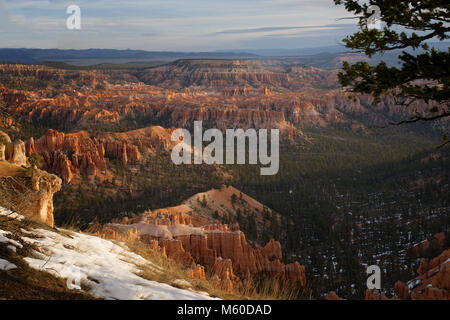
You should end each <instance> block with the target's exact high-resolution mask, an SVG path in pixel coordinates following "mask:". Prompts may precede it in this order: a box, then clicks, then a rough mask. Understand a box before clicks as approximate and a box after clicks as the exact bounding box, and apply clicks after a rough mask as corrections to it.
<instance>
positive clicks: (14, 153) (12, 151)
mask: <svg viewBox="0 0 450 320" xmlns="http://www.w3.org/2000/svg"><path fill="white" fill-rule="evenodd" d="M5 157H6V160H8V161H9V162H11V163H13V164H16V165H18V166H26V165H27V156H26V153H25V143H24V142H23V141H22V140H17V141H14V142H11V143H8V144H7V145H6V151H5Z"/></svg>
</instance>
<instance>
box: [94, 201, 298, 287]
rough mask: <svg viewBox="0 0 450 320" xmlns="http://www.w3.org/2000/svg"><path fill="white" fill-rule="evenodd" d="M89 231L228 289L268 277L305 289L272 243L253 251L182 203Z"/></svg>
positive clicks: (238, 235)
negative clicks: (140, 245) (139, 247)
mask: <svg viewBox="0 0 450 320" xmlns="http://www.w3.org/2000/svg"><path fill="white" fill-rule="evenodd" d="M246 197H248V196H246ZM91 232H95V234H96V235H99V236H101V237H106V238H112V239H116V240H135V239H139V241H142V242H144V243H146V244H147V245H148V246H149V248H152V249H153V250H155V249H156V250H159V251H161V252H163V253H164V255H166V256H167V257H168V258H171V259H175V260H177V261H180V262H182V263H183V264H185V265H186V266H189V267H190V268H191V269H192V274H193V276H195V277H203V275H204V272H205V269H206V272H212V273H213V274H214V275H215V276H216V277H217V278H218V279H219V280H220V285H221V286H222V287H223V288H224V289H226V290H228V291H232V290H233V289H234V288H237V287H239V286H240V285H241V284H242V281H245V280H246V279H248V277H249V275H253V276H261V275H270V276H271V277H275V278H277V277H278V278H282V279H285V280H287V281H291V282H293V283H299V284H300V285H301V286H303V287H304V286H305V285H306V277H305V268H304V266H302V265H300V264H299V263H298V262H294V263H291V264H287V265H285V264H284V263H283V262H282V261H281V260H282V249H281V245H280V243H279V242H278V241H275V240H271V241H269V242H268V243H267V244H266V245H265V246H263V247H258V248H254V247H253V246H251V245H250V244H249V243H248V242H247V239H246V236H245V234H244V233H243V232H242V231H240V230H239V229H238V225H234V226H228V225H223V224H220V223H218V222H211V220H210V219H208V218H207V217H205V216H204V215H198V214H196V212H195V211H192V208H190V207H188V206H187V205H186V204H185V205H181V206H178V207H173V208H167V209H159V210H155V211H153V212H145V213H143V214H142V215H140V216H137V217H134V218H125V219H119V220H118V219H116V220H114V221H113V223H111V224H107V225H104V226H99V225H97V226H95V227H94V228H92V229H91ZM202 268H203V269H202Z"/></svg>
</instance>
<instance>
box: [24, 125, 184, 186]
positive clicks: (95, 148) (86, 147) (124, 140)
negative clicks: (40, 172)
mask: <svg viewBox="0 0 450 320" xmlns="http://www.w3.org/2000/svg"><path fill="white" fill-rule="evenodd" d="M171 131H172V129H164V128H162V127H147V128H143V129H138V130H134V131H129V132H124V133H100V134H98V135H97V136H96V137H91V136H90V135H89V134H88V133H87V132H85V131H80V132H74V133H63V132H58V131H56V130H48V131H47V132H46V134H45V135H44V136H43V137H41V138H39V139H36V140H34V139H33V138H30V139H29V140H27V141H26V143H25V144H23V148H24V151H25V149H26V155H28V156H30V155H31V154H33V153H38V154H40V155H41V156H42V157H43V159H44V168H45V169H46V170H48V171H50V172H53V173H56V174H58V175H59V176H60V177H61V178H62V179H63V180H64V181H65V182H71V181H72V179H73V178H74V177H76V176H79V175H80V174H86V175H87V176H101V175H105V174H106V172H107V159H114V160H118V161H120V162H121V163H122V164H123V165H124V166H126V165H127V164H128V163H138V162H140V161H141V160H142V156H141V155H142V154H147V153H153V152H155V150H169V149H171V148H173V146H174V145H175V144H176V143H174V142H172V141H171V140H170V137H171ZM25 146H26V147H25ZM23 154H25V153H23Z"/></svg>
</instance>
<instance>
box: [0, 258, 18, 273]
mask: <svg viewBox="0 0 450 320" xmlns="http://www.w3.org/2000/svg"><path fill="white" fill-rule="evenodd" d="M16 268H17V266H16V265H15V264H13V263H11V262H9V261H6V260H4V259H1V258H0V270H1V271H9V270H12V269H16Z"/></svg>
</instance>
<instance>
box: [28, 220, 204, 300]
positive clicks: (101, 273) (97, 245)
mask: <svg viewBox="0 0 450 320" xmlns="http://www.w3.org/2000/svg"><path fill="white" fill-rule="evenodd" d="M66 232H68V231H66ZM33 233H35V234H36V235H38V236H39V238H36V239H33V238H29V237H22V240H23V241H25V242H28V243H30V244H34V245H36V246H38V248H39V251H40V253H39V254H38V257H37V258H36V257H34V258H31V257H27V258H24V260H25V261H26V262H27V263H28V264H29V265H30V267H32V268H34V269H38V270H43V271H47V272H49V273H52V274H54V275H56V276H59V277H62V278H67V279H68V281H67V282H68V285H69V287H72V288H79V287H88V288H89V289H88V290H87V291H88V293H90V294H92V295H93V296H96V297H99V298H104V299H120V300H122V299H123V300H134V299H149V300H181V299H186V300H198V299H211V298H210V297H209V296H208V295H205V294H203V293H197V292H191V291H187V290H182V289H178V288H174V287H172V286H169V285H167V284H163V283H158V282H155V281H150V280H146V279H143V278H141V277H140V276H138V275H137V274H139V272H140V269H139V268H138V267H137V266H139V265H145V266H147V267H150V268H154V270H155V271H156V272H158V271H159V272H160V271H161V269H160V268H159V267H158V266H156V265H154V264H153V263H151V262H149V261H148V260H145V259H144V258H142V257H141V256H139V255H137V254H134V253H132V252H130V251H129V250H127V249H125V248H123V247H121V246H119V245H117V244H114V243H113V242H111V241H109V240H105V239H101V238H98V237H95V236H90V235H86V234H81V233H70V232H69V233H70V237H68V236H64V235H61V234H58V233H56V232H52V231H48V230H43V229H34V230H33Z"/></svg>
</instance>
